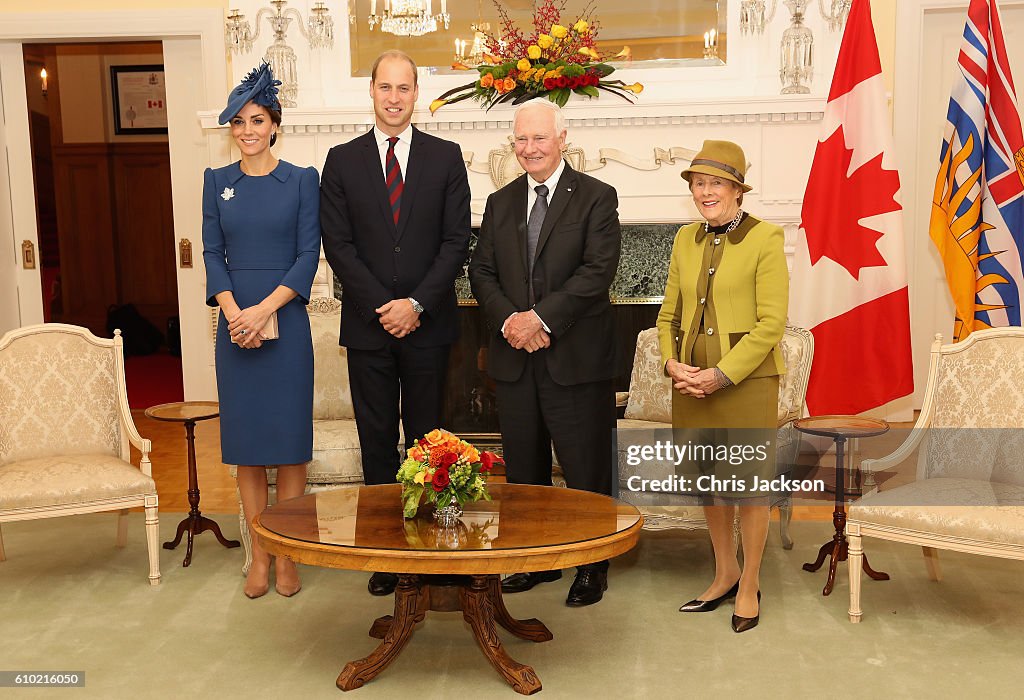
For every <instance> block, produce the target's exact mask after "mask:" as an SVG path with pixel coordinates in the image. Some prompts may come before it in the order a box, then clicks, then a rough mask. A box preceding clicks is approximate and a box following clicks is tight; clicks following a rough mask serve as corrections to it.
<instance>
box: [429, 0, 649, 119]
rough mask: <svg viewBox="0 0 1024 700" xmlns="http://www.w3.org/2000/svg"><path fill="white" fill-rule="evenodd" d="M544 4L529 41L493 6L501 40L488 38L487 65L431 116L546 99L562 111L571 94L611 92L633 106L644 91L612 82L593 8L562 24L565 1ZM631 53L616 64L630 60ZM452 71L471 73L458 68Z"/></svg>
mask: <svg viewBox="0 0 1024 700" xmlns="http://www.w3.org/2000/svg"><path fill="white" fill-rule="evenodd" d="M557 2H558V4H556V0H543V2H541V3H540V5H538V6H537V7H536V9H535V11H534V15H533V26H534V32H533V33H532V34H530V35H529V36H527V35H525V34H524V33H523V31H522V30H521V29H520V28H519V27H517V26H516V25H515V23H514V22H513V21H512V20H511V19H510V18H509V16H508V12H507V11H506V10H505V8H504V7H502V6H501V5H500V4H499V3H498V0H494V4H495V6H497V8H498V14H499V15H500V16H501V21H502V22H501V23H502V31H501V34H500V35H499V36H497V37H496V36H494V35H491V34H488V35H487V40H486V45H487V53H486V54H485V56H484V64H482V65H480V66H477V67H476V70H477V71H478V72H479V74H480V75H479V77H478V78H477V79H476V80H475V81H473V82H472V83H468V84H466V85H460V86H459V87H457V88H453V89H451V90H449V91H448V92H446V93H444V94H443V95H441V96H440V97H438V98H437V99H436V100H434V101H433V102H432V103H431V104H430V113H431V114H433V113H434V112H436V111H437V110H439V109H440V108H441V107H443V106H445V105H447V104H453V103H455V102H461V101H462V100H467V99H473V100H476V101H478V102H482V103H483V104H484V107H485V109H490V108H491V107H493V106H494V105H496V104H501V103H502V102H508V101H511V103H512V104H514V105H516V104H520V103H522V102H526V101H527V100H532V99H534V98H535V97H547V98H548V99H549V100H551V101H552V102H554V103H556V104H558V105H559V106H560V107H561V106H565V104H566V102H568V101H569V96H570V95H572V94H574V93H575V94H577V95H585V96H586V97H591V98H593V97H598V96H599V95H600V92H599V91H602V90H603V91H605V92H610V93H612V94H615V95H618V96H619V97H622V98H623V99H625V100H626V101H627V102H633V98H632V95H639V94H640V93H641V92H642V91H643V89H644V86H643V85H641V84H640V83H633V84H632V85H626V84H625V83H624V82H622V81H621V80H608V79H607V78H608V76H609V75H611V74H612V73H613V72H614V71H615V69H614V68H613V67H612V66H610V65H608V64H607V63H603V62H602V60H601V54H600V53H599V52H598V50H597V48H596V43H595V42H596V39H597V33H598V29H599V28H600V23H599V22H598V21H597V20H596V19H594V18H593V4H592V3H591V4H590V5H587V7H586V9H584V11H583V13H582V14H581V15H580V16H579V17H577V18H576V21H575V22H573V23H572V24H562V20H561V16H562V10H563V9H564V8H565V0H557ZM629 55H630V52H629V47H628V46H627V47H624V48H623V50H622V51H620V52H619V53H618V54H616V55H615V56H614V57H613V58H625V59H628V58H629ZM453 67H454V68H457V69H460V70H471V69H470V68H469V66H465V65H463V64H456V65H455V66H453Z"/></svg>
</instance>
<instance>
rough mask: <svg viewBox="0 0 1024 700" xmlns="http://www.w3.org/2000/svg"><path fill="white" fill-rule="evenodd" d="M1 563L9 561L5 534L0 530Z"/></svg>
mask: <svg viewBox="0 0 1024 700" xmlns="http://www.w3.org/2000/svg"><path fill="white" fill-rule="evenodd" d="M0 527H2V526H0ZM0 561H7V555H6V554H4V533H3V531H2V530H0Z"/></svg>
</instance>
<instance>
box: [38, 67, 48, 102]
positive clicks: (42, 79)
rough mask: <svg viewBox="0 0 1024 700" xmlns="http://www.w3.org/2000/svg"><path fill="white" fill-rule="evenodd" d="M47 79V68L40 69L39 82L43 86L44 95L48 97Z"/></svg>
mask: <svg viewBox="0 0 1024 700" xmlns="http://www.w3.org/2000/svg"><path fill="white" fill-rule="evenodd" d="M46 80H47V76H46V69H45V68H43V69H41V70H40V71H39V82H40V84H41V86H42V88H43V97H46V92H47V83H46Z"/></svg>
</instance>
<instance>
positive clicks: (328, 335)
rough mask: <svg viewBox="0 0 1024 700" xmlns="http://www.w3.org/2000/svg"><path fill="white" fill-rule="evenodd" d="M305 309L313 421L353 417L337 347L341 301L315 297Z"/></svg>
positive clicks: (344, 358) (344, 357)
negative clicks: (310, 340) (309, 341)
mask: <svg viewBox="0 0 1024 700" xmlns="http://www.w3.org/2000/svg"><path fill="white" fill-rule="evenodd" d="M306 308H307V311H308V312H309V330H310V332H311V333H312V336H313V367H314V368H315V372H314V373H313V418H314V419H315V420H332V419H335V420H336V419H342V418H349V419H352V418H355V411H354V410H353V408H352V394H351V393H350V392H349V386H348V352H347V351H346V350H345V348H343V347H341V346H340V345H338V331H339V328H340V323H341V302H339V301H338V300H337V299H329V298H327V297H319V298H316V299H313V300H312V301H310V303H309V305H308V306H307V307H306ZM314 449H315V448H314Z"/></svg>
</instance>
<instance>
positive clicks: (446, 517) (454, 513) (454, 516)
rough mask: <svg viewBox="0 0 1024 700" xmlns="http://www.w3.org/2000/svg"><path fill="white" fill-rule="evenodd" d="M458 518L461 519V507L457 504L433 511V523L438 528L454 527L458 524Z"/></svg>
mask: <svg viewBox="0 0 1024 700" xmlns="http://www.w3.org/2000/svg"><path fill="white" fill-rule="evenodd" d="M460 517H462V506H460V505H459V504H458V503H452V504H449V505H447V506H445V507H444V508H437V509H436V510H434V522H436V523H437V524H438V526H440V527H455V526H456V525H458V524H459V518H460Z"/></svg>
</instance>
